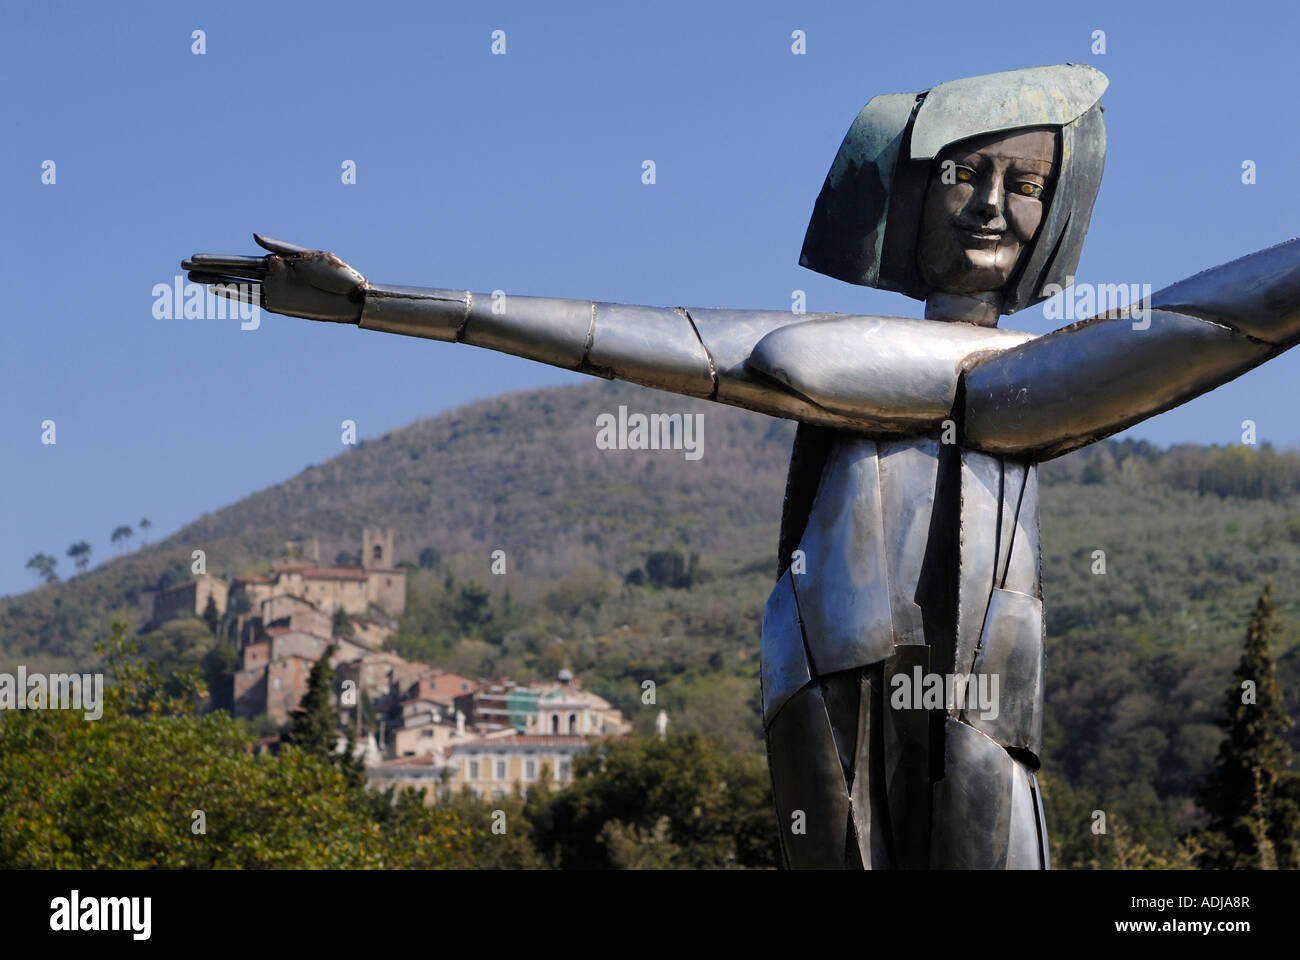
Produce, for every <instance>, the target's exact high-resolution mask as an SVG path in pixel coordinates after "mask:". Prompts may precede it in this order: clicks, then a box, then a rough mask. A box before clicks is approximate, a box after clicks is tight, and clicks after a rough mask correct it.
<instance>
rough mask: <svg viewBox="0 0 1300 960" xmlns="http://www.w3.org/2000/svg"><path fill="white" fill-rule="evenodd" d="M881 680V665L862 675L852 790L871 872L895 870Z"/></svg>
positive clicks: (857, 834)
mask: <svg viewBox="0 0 1300 960" xmlns="http://www.w3.org/2000/svg"><path fill="white" fill-rule="evenodd" d="M881 677H882V671H881V668H880V665H879V664H877V665H874V666H870V667H867V668H866V669H865V670H863V671H862V688H861V697H860V700H859V714H858V744H857V758H856V761H855V762H854V765H853V780H852V787H851V788H850V790H849V800H850V802H851V805H852V810H853V823H852V829H853V833H854V840H855V841H856V843H857V846H858V859H859V861H860V863H861V865H862V867H863V868H864V869H867V870H887V869H890V868H891V867H893V866H895V863H894V862H893V860H892V858H891V857H890V853H889V850H890V836H889V835H890V823H891V818H890V812H889V800H888V796H887V794H886V790H885V739H884V738H885V735H886V730H885V724H884V713H885V712H886V711H887V710H888V706H887V704H886V702H885V696H884V694H883V693H882V690H884V685H883V683H882V680H881ZM922 799H924V800H926V801H927V802H926V808H927V809H928V806H929V804H928V799H929V798H928V797H923V798H922ZM924 865H925V864H924V863H922V866H924Z"/></svg>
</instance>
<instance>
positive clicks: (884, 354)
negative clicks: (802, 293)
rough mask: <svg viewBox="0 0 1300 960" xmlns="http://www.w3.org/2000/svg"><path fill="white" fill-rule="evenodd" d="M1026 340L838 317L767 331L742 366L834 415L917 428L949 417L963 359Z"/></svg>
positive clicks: (992, 331) (1005, 333)
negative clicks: (781, 384) (769, 378)
mask: <svg viewBox="0 0 1300 960" xmlns="http://www.w3.org/2000/svg"><path fill="white" fill-rule="evenodd" d="M1032 339H1033V335H1032V334H1028V333H1018V332H1016V331H1014V330H999V329H997V328H995V327H977V326H974V325H972V324H959V323H945V322H943V321H939V320H908V319H903V318H899V317H837V318H834V319H823V320H810V321H808V322H806V323H799V324H790V325H789V326H785V327H782V328H780V329H779V330H774V331H773V332H772V333H769V334H768V335H767V336H765V337H763V339H762V340H760V341H759V343H758V345H757V346H756V347H755V348H754V351H753V354H752V355H751V357H750V360H749V363H750V366H751V367H753V368H754V369H756V370H758V371H760V372H761V373H763V374H765V375H767V376H769V377H771V378H772V379H774V380H776V381H778V382H779V383H783V384H785V385H786V386H787V387H788V388H789V389H791V390H793V391H794V392H795V393H797V394H799V395H800V396H802V397H805V398H807V399H808V400H811V401H812V402H813V403H815V404H817V405H819V406H821V407H824V408H825V409H827V410H830V411H833V412H835V413H839V414H843V415H845V416H853V417H862V418H864V419H866V420H870V421H872V422H881V423H892V424H897V425H900V426H901V425H912V426H915V427H919V428H924V427H932V426H935V425H937V424H938V423H939V422H940V421H942V420H943V419H944V418H946V417H947V416H948V415H949V413H950V412H951V410H952V405H953V399H954V397H955V395H956V390H957V377H958V373H959V367H960V365H961V363H962V361H963V360H965V359H966V358H967V357H968V356H970V355H971V354H974V353H978V352H981V351H986V350H992V351H998V350H1006V349H1009V348H1012V347H1015V346H1018V345H1020V344H1024V343H1026V342H1029V341H1031V340H1032Z"/></svg>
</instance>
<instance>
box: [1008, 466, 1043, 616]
mask: <svg viewBox="0 0 1300 960" xmlns="http://www.w3.org/2000/svg"><path fill="white" fill-rule="evenodd" d="M1013 466H1014V465H1013V464H1011V463H1006V462H1004V469H1005V470H1011V469H1012V468H1013ZM1041 567H1042V554H1041V552H1040V547H1039V538H1038V466H1037V465H1036V464H1032V463H1031V464H1029V465H1028V470H1027V471H1026V474H1025V488H1024V494H1023V495H1022V496H1021V498H1020V508H1019V510H1018V511H1017V514H1016V525H1015V531H1014V533H1013V534H1012V538H1011V552H1010V557H1009V559H1008V562H1007V566H1006V570H1005V572H1004V575H1003V577H1002V580H1001V582H1000V584H999V585H1000V586H1001V587H1003V588H1004V589H1007V590H1015V591H1016V592H1017V593H1027V594H1029V595H1030V596H1033V597H1038V598H1039V599H1042V595H1043V591H1042V583H1041V574H1040V570H1041Z"/></svg>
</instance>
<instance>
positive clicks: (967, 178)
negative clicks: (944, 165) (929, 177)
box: [953, 167, 975, 183]
mask: <svg viewBox="0 0 1300 960" xmlns="http://www.w3.org/2000/svg"><path fill="white" fill-rule="evenodd" d="M953 172H954V174H955V175H956V177H957V182H958V183H970V182H971V181H972V180H974V179H975V176H974V174H972V173H971V172H970V171H969V170H967V169H966V168H965V167H958V168H957V169H956V170H955V171H953Z"/></svg>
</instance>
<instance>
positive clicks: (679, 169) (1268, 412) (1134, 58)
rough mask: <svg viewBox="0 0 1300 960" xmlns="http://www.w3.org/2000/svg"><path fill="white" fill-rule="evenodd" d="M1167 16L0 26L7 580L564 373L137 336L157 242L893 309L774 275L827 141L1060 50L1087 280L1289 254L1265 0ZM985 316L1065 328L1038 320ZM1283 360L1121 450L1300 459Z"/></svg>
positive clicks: (422, 270)
mask: <svg viewBox="0 0 1300 960" xmlns="http://www.w3.org/2000/svg"><path fill="white" fill-rule="evenodd" d="M1177 9H1178V11H1179V12H1178V15H1177V16H1170V15H1168V14H1167V13H1165V12H1162V11H1160V10H1147V9H1145V8H1144V6H1143V5H1139V4H1135V3H1131V2H1128V3H1089V4H1065V5H1058V4H1010V3H1008V4H999V3H982V4H978V5H976V4H959V3H953V4H945V3H929V4H925V5H923V6H907V5H903V4H874V3H873V4H868V3H861V2H858V3H843V4H815V5H809V4H795V3H786V4H758V3H745V4H741V3H729V4H699V3H682V4H675V3H660V2H655V3H651V4H635V5H631V4H629V5H618V6H617V8H615V5H612V4H598V3H590V4H545V5H543V4H536V3H532V4H529V3H519V4H488V3H473V4H471V3H457V4H452V3H445V4H434V3H420V4H414V3H412V4H388V3H370V4H337V3H325V2H316V3H312V4H310V5H307V4H288V3H236V4H221V5H220V6H219V9H218V8H217V5H211V4H186V3H156V4H154V3H137V4H129V5H116V4H112V5H110V4H91V3H84V4H67V3H57V2H54V3H49V2H42V3H7V4H6V7H5V11H4V13H3V14H0V18H2V21H3V29H0V53H2V54H3V55H2V56H0V71H3V73H2V74H0V77H2V79H3V82H4V89H5V91H6V95H5V98H4V104H5V105H4V113H5V115H4V118H3V119H4V126H5V130H6V133H7V135H6V136H5V137H4V138H3V140H2V141H0V191H3V195H2V197H0V199H2V200H3V204H4V210H5V211H6V214H7V215H6V218H5V221H6V225H7V227H8V229H7V230H5V231H4V233H3V235H2V236H0V270H3V280H4V286H3V289H4V291H5V312H6V318H5V322H4V327H3V329H4V334H5V337H4V339H5V344H4V349H3V350H0V391H2V392H0V457H3V464H4V469H3V471H2V473H0V503H3V505H4V507H3V512H0V594H3V593H11V592H18V591H22V590H25V589H28V588H29V587H30V586H31V585H32V578H31V575H30V573H29V572H28V571H26V570H24V568H23V567H24V564H25V562H26V560H27V558H28V557H30V556H31V555H33V554H34V553H36V552H38V551H45V552H47V553H51V554H54V555H56V556H58V557H59V558H60V569H61V572H63V573H64V574H67V573H69V572H70V570H71V561H70V560H69V559H67V558H66V557H64V556H63V554H64V551H65V550H66V548H67V546H68V544H70V543H72V542H73V541H75V540H80V539H85V540H87V541H89V542H90V543H91V544H92V546H93V548H94V552H95V557H96V561H97V562H98V560H102V559H105V558H108V557H111V556H113V555H115V553H116V551H115V550H114V548H113V547H112V546H111V545H110V543H109V534H110V532H111V531H112V529H113V528H114V527H115V526H117V525H118V524H120V523H131V524H134V523H135V522H136V521H138V520H139V519H140V517H141V516H148V517H149V518H150V519H151V520H152V521H153V523H154V528H153V530H152V531H151V539H158V538H161V537H163V536H166V535H168V534H170V533H171V532H173V531H174V530H176V529H177V528H179V527H180V526H182V525H183V524H185V523H186V522H188V521H190V520H192V519H194V518H195V517H197V516H199V515H200V514H202V513H205V512H208V511H211V510H213V509H216V508H219V507H221V506H224V505H226V504H228V503H230V502H232V501H234V500H237V499H239V498H240V497H242V496H245V495H246V494H249V493H251V492H254V491H256V490H259V489H261V488H263V487H265V486H267V485H269V484H272V483H275V482H277V481H280V480H283V479H285V478H287V477H289V476H292V475H294V474H296V473H298V472H299V471H300V470H302V469H303V468H304V467H305V466H308V465H310V464H314V463H319V462H321V461H323V460H326V459H328V458H329V457H331V456H334V455H336V454H338V453H340V452H342V450H343V449H344V448H343V447H342V446H341V444H340V431H339V423H340V421H342V420H343V419H345V418H350V419H354V420H355V421H356V422H357V424H358V431H359V433H360V435H361V436H376V435H380V434H383V433H385V432H387V431H388V430H391V429H394V428H398V427H402V426H404V425H406V424H409V423H411V422H412V421H414V420H418V419H420V418H423V417H427V416H430V415H432V414H436V413H438V412H440V411H443V410H446V409H448V408H451V407H454V406H457V405H459V404H462V403H466V402H468V401H471V400H475V399H478V398H482V397H487V396H491V395H493V394H496V393H499V392H502V391H505V390H514V389H522V388H530V387H540V386H544V385H550V384H561V383H571V382H577V381H579V380H582V379H584V378H582V377H580V376H579V375H577V374H571V373H566V372H564V371H560V370H555V369H552V368H550V367H545V366H541V365H537V364H530V363H528V362H526V361H523V360H518V359H514V358H511V357H506V356H502V355H499V354H494V353H490V352H487V351H476V350H473V349H471V348H468V347H463V346H458V347H452V346H449V345H445V344H437V343H432V342H428V343H426V342H422V341H416V340H403V339H398V338H393V337H386V336H381V335H378V334H372V333H366V332H361V331H358V330H357V329H355V328H350V327H344V326H337V327H336V326H331V325H325V324H313V323H310V322H308V321H303V320H293V319H288V318H280V317H275V316H271V315H264V316H263V318H262V326H261V328H260V329H259V330H256V331H241V330H240V329H239V327H238V322H237V321H224V322H222V321H213V320H156V319H154V317H153V315H152V305H153V299H152V296H151V291H152V288H153V285H154V284H156V283H168V282H170V281H171V279H172V277H173V276H174V275H175V274H177V273H178V272H179V271H178V264H179V261H180V260H181V259H182V258H183V257H184V256H187V255H189V254H192V253H196V252H214V253H256V252H260V251H257V250H255V248H254V247H253V244H252V240H251V236H250V235H251V233H252V232H253V231H254V230H256V231H259V232H262V233H266V234H268V235H270V236H274V237H278V238H281V239H285V240H289V241H293V242H297V243H301V244H304V245H308V246H313V247H320V248H325V249H330V250H334V251H335V252H337V253H339V254H340V255H341V256H343V257H344V258H346V259H347V260H348V261H349V262H350V263H352V264H353V265H354V266H356V267H357V268H358V269H360V270H361V271H362V273H364V274H365V275H366V276H367V277H368V278H370V279H371V280H374V281H377V282H385V283H398V284H415V285H425V286H435V287H455V288H469V289H473V290H485V291H486V290H493V289H498V288H500V289H504V290H508V291H511V292H513V293H521V294H538V295H549V296H560V297H577V298H583V299H598V300H614V301H622V302H628V303H649V304H670V305H671V304H681V305H687V306H733V307H755V308H768V309H785V308H788V307H789V305H790V298H791V291H793V290H795V289H802V290H805V291H806V292H807V297H808V309H809V310H810V311H822V310H831V311H843V312H851V313H881V314H894V315H903V316H919V315H920V313H921V310H922V305H921V304H919V303H917V302H915V301H912V300H909V299H907V298H905V297H902V296H900V295H898V294H891V293H885V292H881V291H876V290H870V289H865V288H861V287H854V286H850V285H848V284H843V283H840V282H838V281H834V280H830V279H827V278H823V277H820V276H818V275H816V274H813V273H810V272H809V271H806V270H803V269H801V268H799V267H798V266H797V258H798V252H799V246H800V243H801V241H802V238H803V232H804V228H805V226H806V224H807V219H808V215H809V213H810V212H811V209H812V203H813V200H814V198H815V197H816V195H817V191H818V189H819V188H820V186H821V182H822V179H823V177H824V176H825V173H826V170H827V168H828V166H829V165H830V162H831V159H832V158H833V156H834V153H835V150H836V148H837V146H838V145H839V142H840V139H841V138H842V137H843V135H844V132H845V130H846V129H847V128H848V125H849V123H850V122H851V121H852V120H853V118H854V116H855V115H856V113H857V111H858V110H859V109H860V108H861V106H862V105H863V104H864V103H865V102H866V101H867V100H868V99H870V98H871V97H872V96H874V95H875V94H878V93H887V92H900V91H914V90H919V89H924V88H926V87H929V86H932V85H934V84H935V83H938V82H941V81H943V80H948V79H953V78H956V77H963V76H970V75H975V74H980V73H989V72H993V71H997V70H1006V69H1013V68H1016V67H1024V66H1033V65H1037V64H1047V63H1061V62H1066V61H1076V62H1086V63H1091V64H1093V65H1094V66H1097V67H1099V68H1100V69H1102V70H1103V71H1105V72H1106V73H1107V74H1108V75H1109V77H1110V81H1111V85H1110V88H1109V90H1108V91H1107V93H1106V95H1105V97H1104V100H1103V102H1104V103H1105V104H1106V123H1107V129H1108V134H1109V144H1110V150H1109V155H1108V157H1107V164H1106V174H1105V178H1104V180H1103V183H1102V188H1101V195H1100V197H1099V200H1098V203H1097V206H1096V209H1095V211H1094V215H1093V220H1092V229H1091V231H1090V233H1089V237H1088V242H1087V244H1086V245H1085V247H1084V253H1083V258H1082V261H1081V263H1080V267H1079V280H1080V281H1093V282H1111V283H1113V282H1124V283H1151V284H1152V286H1153V288H1155V289H1159V288H1160V287H1161V286H1163V285H1165V284H1167V283H1170V282H1173V281H1175V280H1178V279H1180V278H1182V277H1185V276H1188V275H1190V274H1192V273H1195V272H1197V271H1199V270H1201V269H1203V268H1205V267H1208V266H1212V265H1214V264H1217V263H1221V262H1223V261H1225V260H1229V259H1233V258H1235V257H1236V256H1239V255H1241V254H1245V253H1248V252H1250V251H1253V250H1256V249H1259V248H1261V247H1264V246H1268V245H1270V244H1273V243H1276V242H1278V241H1281V240H1285V239H1288V238H1290V237H1292V236H1294V235H1295V234H1296V233H1297V232H1300V231H1297V229H1296V219H1297V218H1296V209H1297V197H1298V196H1300V177H1297V169H1296V163H1297V162H1296V159H1295V158H1296V157H1297V156H1300V125H1298V124H1297V123H1296V122H1295V115H1296V108H1295V104H1296V103H1297V102H1300V96H1298V94H1300V89H1298V87H1300V77H1298V76H1297V74H1296V71H1295V69H1294V62H1295V55H1294V50H1293V45H1294V37H1295V34H1296V28H1297V22H1296V19H1297V18H1296V14H1295V12H1294V10H1293V9H1291V8H1290V7H1289V6H1284V5H1281V4H1278V5H1276V6H1269V5H1267V4H1251V5H1249V7H1243V6H1242V5H1240V4H1213V5H1210V4H1183V5H1179V7H1178V8H1177ZM919 11H923V13H918V12H919ZM196 29H202V30H204V31H205V32H206V47H207V52H206V53H205V54H204V55H202V56H197V55H194V54H193V53H191V44H192V40H191V34H192V31H194V30H196ZM497 29H500V30H504V31H505V34H506V51H507V52H506V55H505V56H493V55H492V54H491V52H490V46H491V34H492V31H494V30H497ZM796 29H801V30H804V31H805V32H806V35H807V54H806V55H804V56H795V55H793V54H792V53H791V49H790V47H791V32H792V31H794V30H796ZM1095 30H1104V31H1105V34H1106V47H1107V50H1106V53H1105V54H1104V55H1097V54H1093V53H1092V52H1091V49H1090V48H1091V46H1092V34H1093V31H1095ZM647 159H650V160H654V161H655V164H656V173H657V182H656V183H655V184H654V185H653V186H647V185H644V184H642V183H641V164H642V162H643V161H644V160H647ZM1247 159H1249V160H1253V161H1255V163H1256V167H1257V179H1258V182H1257V183H1256V184H1254V185H1250V186H1247V185H1243V184H1242V183H1241V177H1240V174H1241V164H1242V161H1243V160H1247ZM46 160H53V161H55V164H56V176H57V182H56V183H55V184H53V185H46V184H42V182H41V172H42V166H41V165H42V163H43V162H44V161H46ZM345 160H352V161H354V162H355V163H356V167H357V182H356V184H355V185H343V184H342V183H341V182H340V172H341V164H342V163H343V162H344V161H345ZM1003 325H1004V326H1010V327H1013V328H1017V329H1025V330H1030V331H1033V332H1045V331H1046V330H1049V329H1052V328H1053V327H1054V326H1057V325H1059V324H1055V323H1053V322H1051V321H1048V320H1045V319H1044V318H1043V316H1042V309H1041V307H1034V308H1030V309H1029V310H1026V311H1024V312H1022V313H1020V314H1017V315H1015V316H1014V317H1011V318H1005V319H1004V320H1003ZM1297 374H1300V353H1297V354H1295V355H1291V354H1287V355H1284V356H1282V357H1280V358H1278V359H1276V360H1274V361H1273V362H1272V363H1270V364H1268V365H1267V366H1265V367H1264V368H1261V369H1259V370H1256V371H1254V372H1252V373H1250V374H1248V375H1247V376H1246V377H1244V378H1242V379H1241V380H1239V381H1237V382H1234V383H1232V384H1229V385H1227V386H1225V387H1222V388H1220V389H1219V390H1217V391H1215V392H1214V393H1212V394H1210V395H1208V396H1206V397H1203V398H1201V399H1199V400H1197V401H1194V402H1192V403H1190V404H1187V405H1186V406H1184V407H1181V408H1179V409H1178V410H1175V411H1172V412H1170V413H1167V414H1164V415H1163V416H1160V417H1158V418H1155V419H1153V420H1150V421H1148V422H1146V423H1144V424H1142V425H1140V426H1139V427H1137V428H1135V429H1133V430H1132V431H1130V435H1132V436H1137V437H1143V438H1147V439H1150V440H1152V441H1155V442H1158V443H1161V444H1168V443H1174V442H1200V443H1234V442H1237V441H1238V440H1239V439H1240V423H1241V421H1242V420H1243V419H1247V418H1250V419H1253V420H1255V421H1256V422H1257V424H1258V429H1259V436H1260V439H1261V440H1269V441H1272V442H1273V443H1275V444H1277V445H1279V446H1285V447H1294V446H1297V445H1300V421H1298V420H1297V418H1296V417H1295V415H1294V412H1295V409H1296V404H1295V397H1296V390H1295V386H1294V384H1295V381H1296V378H1297ZM46 419H53V420H54V421H55V422H56V424H57V431H58V433H57V438H58V442H57V444H56V445H54V446H46V445H42V444H41V442H40V433H41V428H40V425H41V422H42V421H43V420H46Z"/></svg>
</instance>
